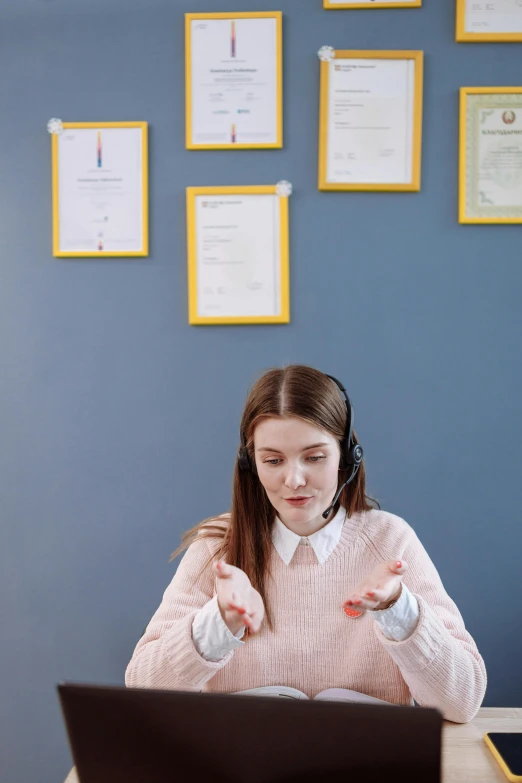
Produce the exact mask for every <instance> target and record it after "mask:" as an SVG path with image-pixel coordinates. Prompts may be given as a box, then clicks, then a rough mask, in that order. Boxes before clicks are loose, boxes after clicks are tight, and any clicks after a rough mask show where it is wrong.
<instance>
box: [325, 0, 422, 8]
mask: <svg viewBox="0 0 522 783" xmlns="http://www.w3.org/2000/svg"><path fill="white" fill-rule="evenodd" d="M421 4H422V0H324V7H325V8H385V7H386V6H388V7H389V6H391V7H392V8H393V7H395V8H408V7H409V6H412V7H418V6H420V5H421Z"/></svg>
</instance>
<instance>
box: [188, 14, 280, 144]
mask: <svg viewBox="0 0 522 783" xmlns="http://www.w3.org/2000/svg"><path fill="white" fill-rule="evenodd" d="M282 27H283V16H282V13H281V12H280V11H266V12H259V13H247V12H244V13H236V14H232V13H230V14H228V13H216V14H214V13H209V14H185V44H186V63H185V82H186V147H187V149H190V150H201V149H227V150H236V149H262V148H276V147H282V146H283V45H282Z"/></svg>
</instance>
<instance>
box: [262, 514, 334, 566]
mask: <svg viewBox="0 0 522 783" xmlns="http://www.w3.org/2000/svg"><path fill="white" fill-rule="evenodd" d="M345 518H346V509H345V508H343V507H342V506H341V507H340V508H339V511H338V512H337V514H336V515H335V516H334V518H333V519H332V520H331V521H330V522H328V524H327V525H325V526H324V527H322V528H321V530H318V531H317V532H316V533H312V535H311V536H298V535H297V533H294V532H293V531H292V530H290V529H289V528H287V527H286V525H284V524H283V522H281V520H280V519H279V517H278V516H276V518H275V523H274V527H273V529H272V543H273V544H274V546H275V548H276V551H277V554H278V555H279V557H280V558H281V560H282V561H283V563H284V564H285V565H289V563H290V561H291V560H292V558H293V556H294V555H295V550H296V549H297V547H298V546H299V544H300V543H301V541H303V542H308V543H309V544H310V546H311V547H312V549H313V550H314V552H315V556H316V557H317V560H318V562H319V564H320V565H323V563H325V562H326V561H327V560H328V558H329V557H330V555H331V554H332V552H333V551H334V549H335V547H336V546H337V544H338V543H339V540H340V538H341V533H342V531H343V525H344V520H345Z"/></svg>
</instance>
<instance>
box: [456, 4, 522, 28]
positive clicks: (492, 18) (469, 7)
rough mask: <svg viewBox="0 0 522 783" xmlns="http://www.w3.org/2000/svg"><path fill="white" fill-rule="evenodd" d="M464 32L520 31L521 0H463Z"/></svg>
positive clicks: (521, 20)
mask: <svg viewBox="0 0 522 783" xmlns="http://www.w3.org/2000/svg"><path fill="white" fill-rule="evenodd" d="M465 3H466V5H465V23H464V29H465V32H466V33H482V34H484V33H486V34H487V33H521V34H522V0H465Z"/></svg>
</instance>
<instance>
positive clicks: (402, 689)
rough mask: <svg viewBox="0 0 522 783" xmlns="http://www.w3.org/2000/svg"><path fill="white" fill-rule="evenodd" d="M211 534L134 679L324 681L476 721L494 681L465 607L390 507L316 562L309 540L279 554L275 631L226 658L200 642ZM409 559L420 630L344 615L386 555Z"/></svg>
mask: <svg viewBox="0 0 522 783" xmlns="http://www.w3.org/2000/svg"><path fill="white" fill-rule="evenodd" d="M215 550H216V543H215V541H214V540H212V539H210V540H209V539H200V540H198V541H196V542H195V543H194V544H193V545H192V546H191V547H190V548H189V550H188V551H187V552H186V554H185V556H184V557H183V559H182V561H181V563H180V564H179V567H178V570H177V572H176V574H175V576H174V579H173V580H172V582H171V584H170V585H169V587H168V588H167V590H166V591H165V594H164V596H163V601H162V603H161V606H160V607H159V609H158V610H157V612H156V613H155V615H154V617H153V618H152V620H151V621H150V623H149V625H148V628H147V631H146V633H145V635H144V636H143V637H142V639H140V641H139V642H138V645H137V647H136V649H135V651H134V654H133V656H132V659H131V661H130V663H129V665H128V667H127V672H126V684H127V686H129V687H143V688H166V689H173V690H190V691H200V690H203V691H221V692H235V691H241V690H246V689H249V688H257V687H260V686H263V685H288V686H291V687H293V688H298V689H299V690H301V691H304V692H305V693H306V694H308V695H309V696H310V697H313V696H314V695H315V694H317V693H318V692H319V691H321V690H324V689H326V688H334V687H335V688H351V689H353V690H356V691H360V692H363V693H367V694H369V695H371V696H376V697H377V698H379V699H384V700H386V701H390V702H394V703H396V704H411V703H412V699H414V700H415V701H416V702H417V703H418V704H420V705H422V706H430V707H437V708H438V709H440V710H441V712H442V713H443V715H444V717H445V718H446V719H448V720H451V721H455V722H459V723H460V722H466V721H468V720H471V718H472V717H473V716H474V715H475V713H476V712H477V710H478V708H479V707H480V705H481V702H482V699H483V697H484V692H485V689H486V670H485V667H484V662H483V661H482V658H481V656H480V654H479V652H478V650H477V647H476V645H475V643H474V641H473V639H472V638H471V636H470V635H469V633H468V632H467V631H466V629H465V627H464V622H463V620H462V617H461V616H460V613H459V611H458V609H457V607H456V606H455V604H454V603H453V601H452V600H451V598H450V597H449V596H448V594H447V593H446V591H445V590H444V587H443V585H442V582H441V580H440V577H439V575H438V573H437V571H436V569H435V567H434V565H433V563H432V562H431V560H430V558H429V557H428V555H427V553H426V551H425V549H424V548H423V546H422V544H421V543H420V541H419V539H418V538H417V536H416V535H415V533H414V531H413V530H412V528H411V527H410V526H409V525H408V524H407V523H406V522H404V520H402V519H400V518H399V517H396V516H394V515H393V514H389V513H386V512H383V511H369V512H364V513H357V514H354V515H353V516H352V517H351V518H350V519H347V520H346V521H345V523H344V528H343V532H342V535H341V539H340V541H339V544H338V546H337V547H336V549H335V550H334V552H333V553H332V554H331V555H330V557H329V558H328V560H327V561H326V562H325V563H324V564H323V565H319V563H318V562H317V559H316V556H315V554H314V552H313V550H312V548H311V547H306V546H298V548H297V550H296V553H295V555H294V557H293V559H292V561H291V562H290V564H289V565H288V566H286V565H285V564H284V563H283V562H282V560H281V559H280V557H279V555H278V554H277V552H276V551H275V549H274V550H273V552H272V558H271V562H270V570H271V578H269V580H268V585H267V599H268V602H269V605H270V607H271V611H272V617H273V620H274V629H273V631H271V630H270V629H269V628H268V627H267V625H266V623H265V624H264V626H263V627H262V630H261V631H260V633H259V634H258V635H256V636H253V637H251V638H249V639H248V641H247V642H246V644H245V645H244V646H242V647H241V648H239V649H236V650H235V651H234V652H232V653H229V654H228V655H227V656H226V657H225V658H223V659H222V660H221V661H219V662H217V663H212V662H209V661H206V660H204V659H203V658H202V657H201V656H200V655H199V653H198V652H197V650H196V648H195V646H194V643H193V641H192V621H193V619H194V615H195V614H196V612H197V611H198V610H199V609H200V608H201V607H202V606H203V605H204V604H205V603H206V602H207V601H209V600H210V599H211V598H212V597H213V595H214V577H213V576H212V574H211V572H210V569H206V570H205V571H204V572H203V573H202V574H200V575H199V576H198V574H199V572H200V569H201V567H202V565H203V563H204V562H205V559H206V558H207V557H208V555H209V553H210V552H215ZM394 559H404V560H405V561H406V562H407V563H408V565H409V569H408V572H407V574H406V575H405V578H404V581H405V583H406V585H407V586H408V587H409V589H410V590H411V591H412V592H413V593H414V595H415V596H416V597H417V600H418V602H419V608H420V618H419V623H418V626H417V628H416V630H415V631H414V633H413V634H412V635H411V636H410V637H409V638H408V639H406V640H405V641H403V642H396V641H390V640H389V639H387V638H386V637H385V636H384V635H383V634H382V632H381V631H380V630H379V629H378V627H377V625H376V623H375V622H374V621H373V619H372V617H371V613H369V614H368V613H366V614H364V615H362V616H361V617H359V618H357V619H352V618H348V617H346V615H345V614H344V612H343V610H342V604H343V601H344V600H345V599H346V596H347V595H348V592H349V591H350V589H351V588H353V587H355V586H356V585H357V584H358V583H359V582H360V581H361V580H362V579H363V578H364V577H365V576H367V575H368V574H369V573H370V571H371V570H372V569H373V568H374V567H375V566H376V565H378V564H379V563H381V562H383V561H385V560H394Z"/></svg>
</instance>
